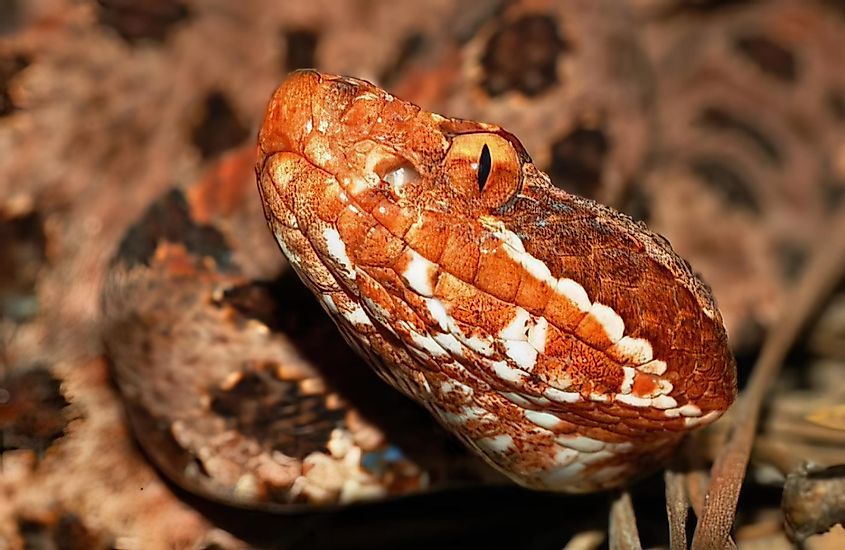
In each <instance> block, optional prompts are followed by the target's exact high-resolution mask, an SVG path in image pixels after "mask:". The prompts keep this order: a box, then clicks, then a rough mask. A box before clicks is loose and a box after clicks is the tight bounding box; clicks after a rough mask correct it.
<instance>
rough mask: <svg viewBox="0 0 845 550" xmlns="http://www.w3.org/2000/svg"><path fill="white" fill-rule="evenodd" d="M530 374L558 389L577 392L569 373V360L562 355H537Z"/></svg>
mask: <svg viewBox="0 0 845 550" xmlns="http://www.w3.org/2000/svg"><path fill="white" fill-rule="evenodd" d="M531 374H532V375H534V376H536V377H537V378H539V379H540V380H542V381H543V382H545V383H546V384H548V385H549V386H552V387H554V388H556V389H558V390H561V391H572V392H577V391H578V388H576V387H574V386H573V383H572V377H571V376H570V374H569V361H568V360H566V359H564V358H562V357H553V356H549V355H542V354H541V355H538V356H537V362H536V364H535V365H534V368H533V369H531Z"/></svg>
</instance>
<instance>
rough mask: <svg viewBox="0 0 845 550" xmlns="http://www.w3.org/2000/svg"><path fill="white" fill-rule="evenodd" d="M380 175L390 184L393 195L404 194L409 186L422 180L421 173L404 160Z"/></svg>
mask: <svg viewBox="0 0 845 550" xmlns="http://www.w3.org/2000/svg"><path fill="white" fill-rule="evenodd" d="M380 177H381V179H382V180H384V181H385V182H387V184H388V185H390V190H391V192H392V193H393V195H395V196H398V197H399V196H402V195H403V193H404V189H405V188H406V187H407V186H409V185H416V184H418V183H419V182H420V173H419V172H417V170H416V169H415V168H414V167H413V166H411V165H410V164H408V163H407V162H402V163H400V164H398V165H396V166H394V167H392V168H390V169H389V170H387V171H386V172H384V173H383V174H381V175H380Z"/></svg>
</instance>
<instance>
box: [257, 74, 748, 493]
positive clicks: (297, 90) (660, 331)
mask: <svg viewBox="0 0 845 550" xmlns="http://www.w3.org/2000/svg"><path fill="white" fill-rule="evenodd" d="M257 172H258V181H259V190H260V192H261V195H262V199H263V204H264V208H265V215H266V217H267V221H268V223H269V225H270V228H271V230H272V231H273V233H274V235H275V237H276V240H277V241H278V243H279V245H280V247H281V249H282V251H283V252H284V253H285V255H286V256H287V258H288V260H289V261H290V263H291V265H292V266H293V268H294V269H296V271H297V272H298V273H299V274H300V276H301V277H302V279H303V281H304V282H305V283H306V285H307V286H308V287H309V288H310V289H311V290H312V291H313V292H314V294H315V295H316V296H317V297H318V298H319V299H320V301H321V303H322V304H323V307H324V308H325V309H326V311H327V312H328V313H329V314H330V315H331V316H332V318H333V319H334V320H335V322H336V323H337V325H338V327H339V328H340V330H341V332H342V333H343V334H344V336H345V337H346V339H347V341H348V342H349V343H350V344H351V345H352V346H353V347H354V348H355V349H357V350H358V351H359V353H361V354H362V355H363V356H364V357H365V358H366V359H368V361H369V363H370V364H371V365H372V366H373V368H375V370H376V372H378V373H379V375H380V376H381V377H382V378H384V379H385V380H386V381H387V382H388V383H390V384H391V385H393V386H394V387H396V388H397V389H399V390H401V391H403V392H404V393H406V394H407V395H409V396H411V397H413V398H414V399H416V400H418V401H419V402H421V403H422V404H423V405H425V406H426V407H427V408H428V409H429V410H430V411H431V412H432V414H434V415H435V416H436V417H437V418H438V419H439V420H440V421H441V423H443V424H444V426H446V427H447V428H448V429H449V430H450V431H451V432H452V433H454V434H455V435H456V436H457V437H458V438H460V439H461V440H462V441H464V443H466V445H468V446H469V447H470V448H472V449H474V450H476V451H477V452H478V453H479V454H480V455H481V456H482V457H483V458H485V459H486V460H487V461H489V462H490V463H491V464H493V465H494V466H496V467H497V468H499V469H500V470H501V471H503V472H504V473H505V474H507V475H509V476H510V477H511V478H513V479H514V480H516V481H517V482H519V483H521V484H523V485H527V486H530V487H536V488H544V489H554V490H562V491H590V490H596V489H603V488H607V487H612V486H617V485H620V484H622V483H625V482H626V481H628V480H629V479H631V477H633V476H636V475H639V474H642V473H643V472H645V471H648V470H649V469H652V468H654V467H656V466H657V465H658V464H659V463H660V462H661V461H662V460H664V459H665V458H666V457H667V456H668V455H669V454H670V453H671V451H672V449H673V448H674V447H675V445H676V444H677V443H678V441H679V440H680V438H681V436H682V435H683V433H685V432H686V431H687V430H689V429H692V428H695V427H698V426H702V425H705V424H707V423H709V422H712V421H713V420H715V419H716V418H718V417H719V416H720V415H721V414H722V413H723V412H724V411H725V410H726V409H727V408H728V406H729V405H730V404H731V402H732V401H733V399H734V396H735V393H736V370H735V365H734V360H733V357H732V355H731V352H730V350H729V348H728V346H727V337H726V334H725V331H724V328H723V326H722V320H721V317H720V315H719V312H718V309H717V308H716V306H715V303H714V301H713V298H712V295H711V293H710V291H709V289H707V287H706V286H705V285H704V284H703V283H702V282H701V281H700V280H699V279H698V278H697V277H696V276H695V275H694V274H693V272H692V271H691V269H690V267H689V265H687V264H686V262H684V261H683V260H682V259H680V258H679V257H678V256H677V255H676V254H675V253H674V252H673V251H672V249H671V247H670V246H669V244H668V242H667V241H666V240H665V239H663V238H662V237H659V236H657V235H655V234H653V233H651V232H649V231H648V230H647V229H646V228H645V227H644V226H642V225H640V224H637V223H635V222H634V221H633V220H631V219H630V218H628V217H627V216H625V215H623V214H620V213H618V212H616V211H614V210H612V209H610V208H607V207H604V206H601V205H599V204H596V203H594V202H592V201H589V200H586V199H583V198H580V197H577V196H574V195H570V194H567V193H565V192H563V191H561V190H560V189H558V188H556V187H554V186H553V185H551V183H550V181H549V179H548V177H547V176H546V175H545V174H543V173H542V172H541V171H539V170H538V169H537V168H536V167H535V166H534V164H533V163H532V162H531V159H530V157H529V156H528V154H527V153H526V152H525V150H524V148H523V147H522V145H521V144H520V143H519V141H518V140H517V139H516V138H515V137H514V136H512V135H510V134H509V133H507V132H506V131H504V130H502V129H501V128H499V127H497V126H494V125H491V124H485V123H478V122H472V121H466V120H460V119H452V118H446V117H443V116H440V115H437V114H434V113H429V112H426V111H424V110H422V109H420V108H419V107H418V106H416V105H414V104H412V103H409V102H405V101H402V100H400V99H398V98H395V97H394V96H392V95H391V94H389V93H387V92H385V91H384V90H381V89H379V88H377V87H375V86H373V85H372V84H370V83H368V82H365V81H362V80H357V79H352V78H347V77H339V76H333V75H325V74H320V73H317V72H314V71H301V72H296V73H293V74H292V75H291V76H290V77H289V78H288V79H287V80H286V81H285V82H284V83H283V84H282V85H281V86H280V88H279V89H278V90H277V91H276V93H275V94H274V96H273V98H272V99H271V101H270V105H269V107H268V110H267V115H266V117H265V120H264V124H263V126H262V129H261V132H260V135H259V161H258V168H257Z"/></svg>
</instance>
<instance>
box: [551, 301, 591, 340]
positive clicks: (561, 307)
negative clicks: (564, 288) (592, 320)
mask: <svg viewBox="0 0 845 550" xmlns="http://www.w3.org/2000/svg"><path fill="white" fill-rule="evenodd" d="M585 315H587V313H586V312H584V311H581V310H580V309H579V308H578V306H576V305H575V303H574V302H573V301H572V300H570V299H569V298H567V297H565V296H561V295H560V294H558V293H557V292H554V293H552V294H551V295H550V296H549V301H548V303H546V307H545V309H544V310H543V317H545V318H546V320H547V321H548V322H549V323H551V324H552V325H554V326H556V327H557V328H559V329H561V330H563V331H566V332H569V333H574V332H575V327H577V326H578V324H579V323H580V322H581V320H582V319H583V318H584V316H585Z"/></svg>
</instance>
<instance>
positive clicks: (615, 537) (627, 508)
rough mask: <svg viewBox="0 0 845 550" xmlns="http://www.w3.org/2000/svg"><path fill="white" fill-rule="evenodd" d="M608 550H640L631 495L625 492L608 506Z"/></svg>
mask: <svg viewBox="0 0 845 550" xmlns="http://www.w3.org/2000/svg"><path fill="white" fill-rule="evenodd" d="M609 531H610V533H609V537H608V538H609V539H610V540H609V541H608V546H609V547H610V550H642V544H641V543H640V535H639V532H638V531H637V518H636V516H635V515H634V506H633V505H632V504H631V494H630V493H629V492H628V491H627V490H625V491H622V492H621V493H619V494H618V495H616V498H614V499H613V504H611V505H610V529H609Z"/></svg>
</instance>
